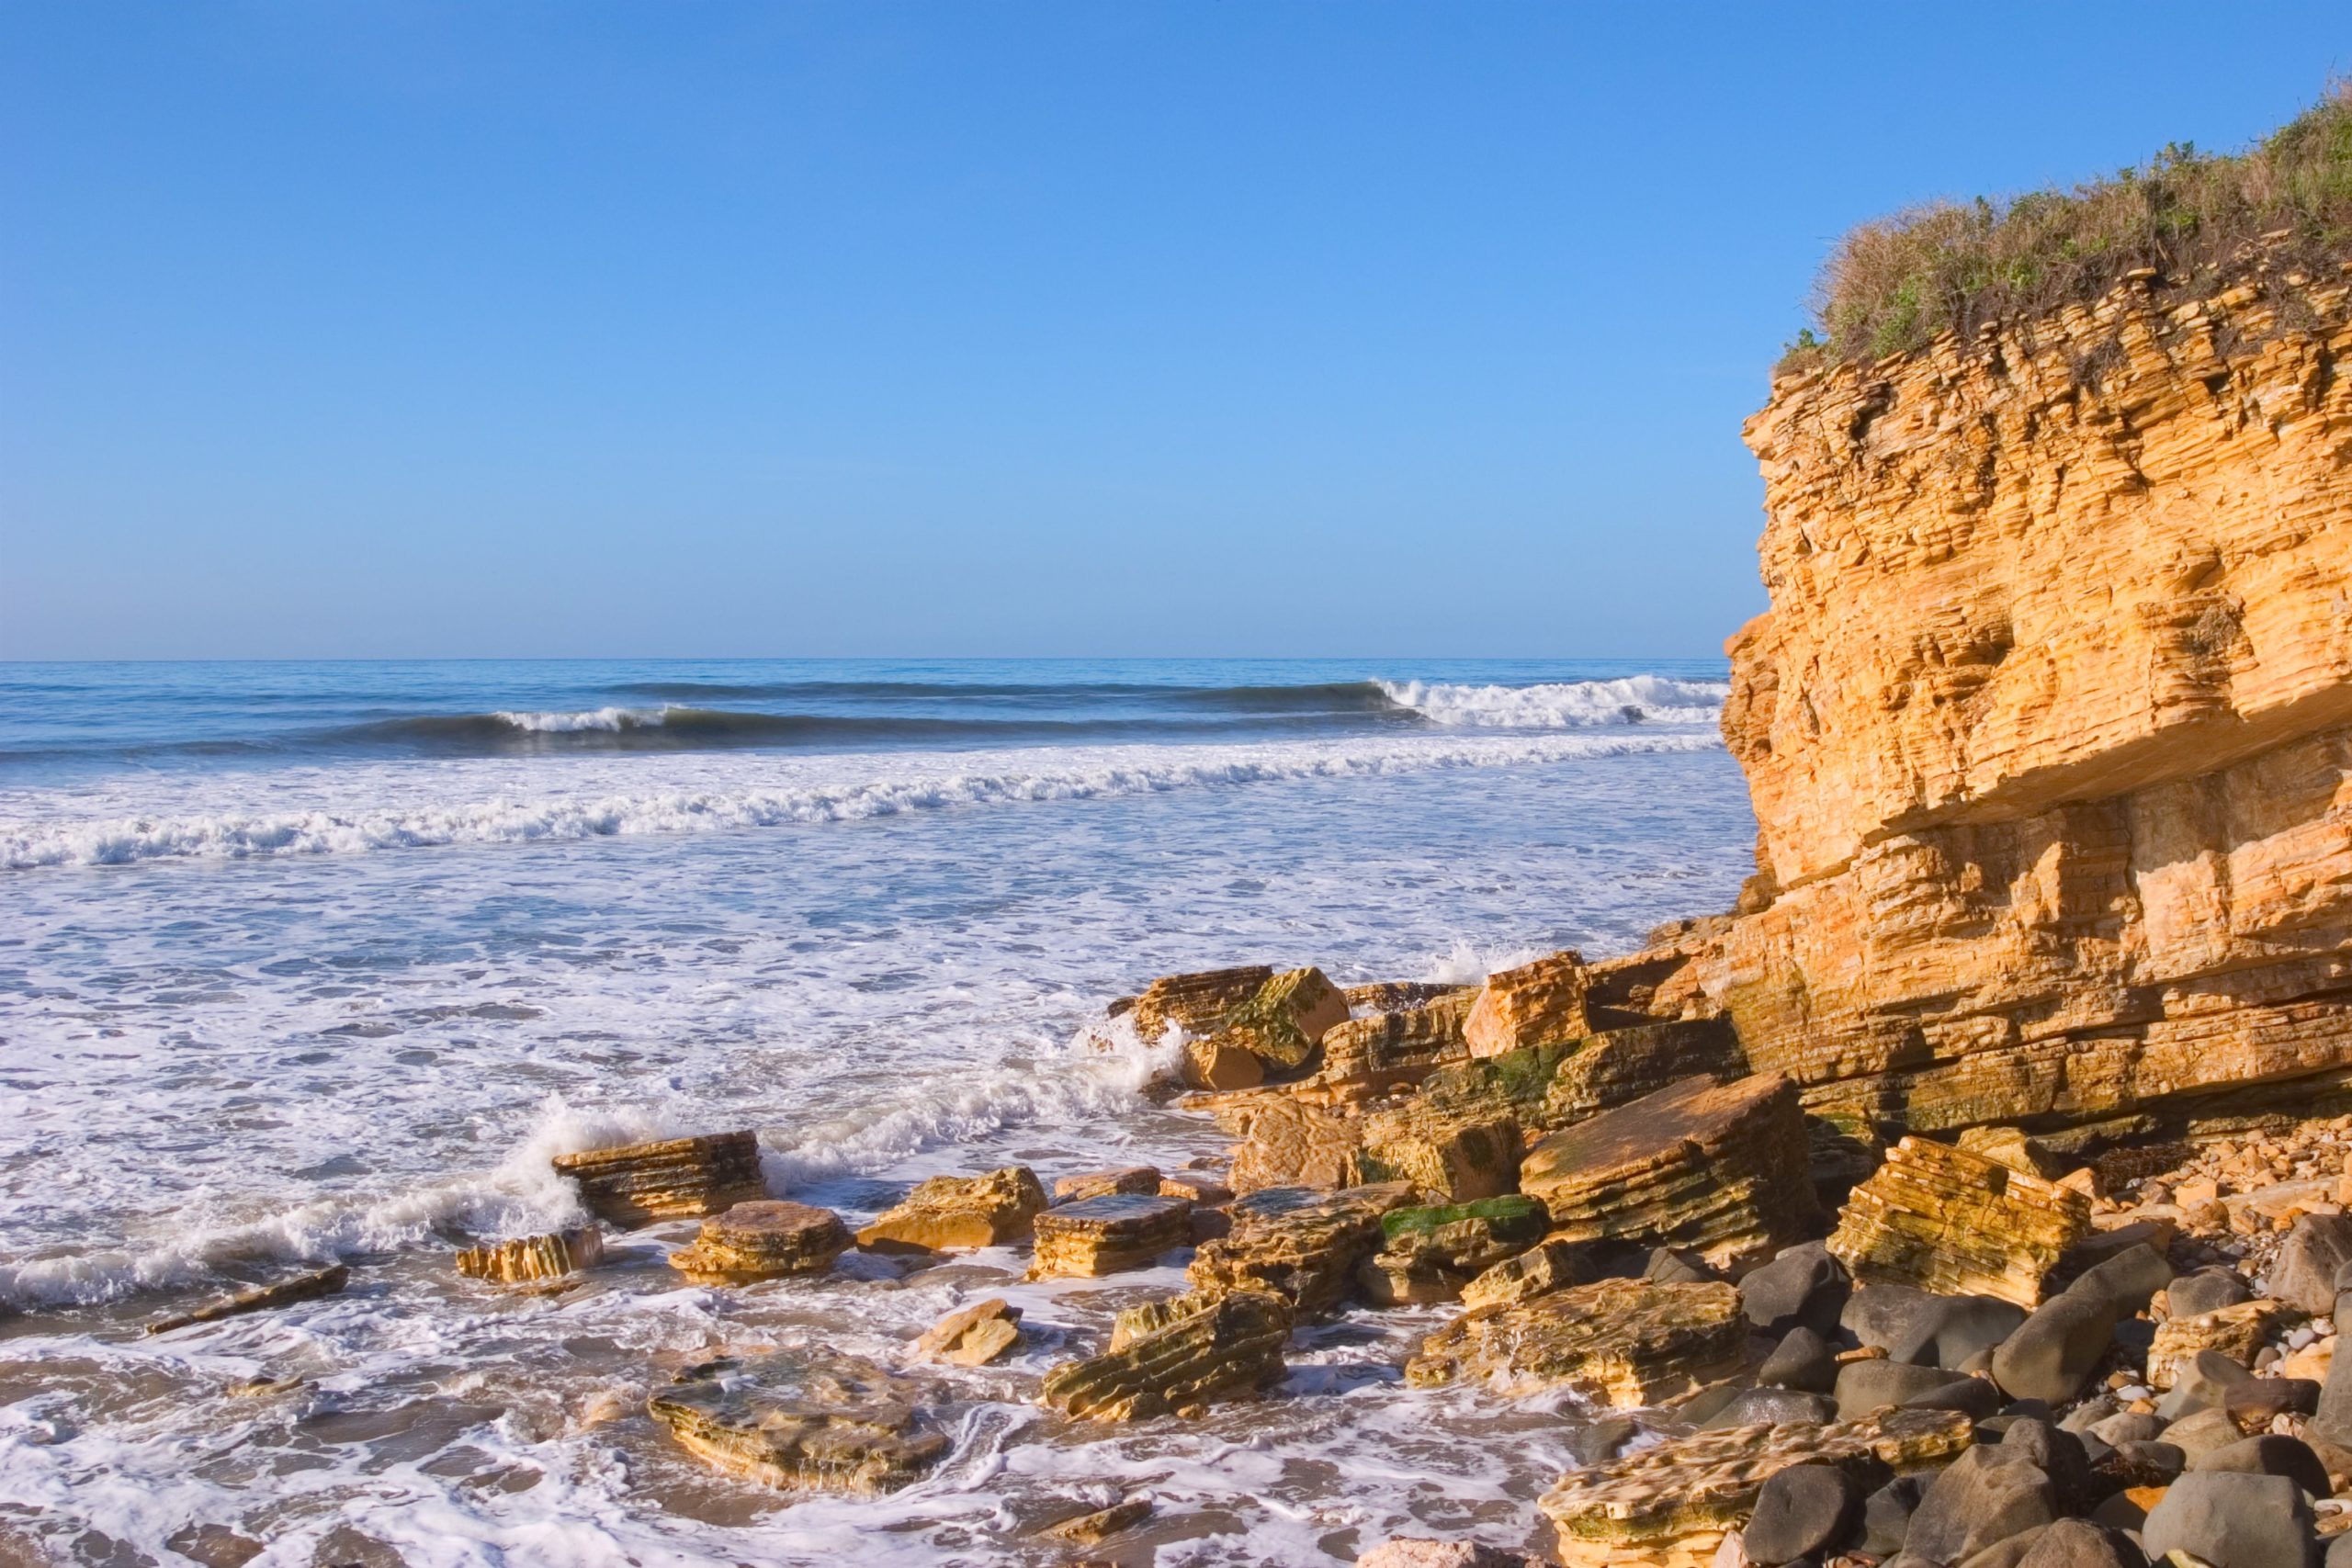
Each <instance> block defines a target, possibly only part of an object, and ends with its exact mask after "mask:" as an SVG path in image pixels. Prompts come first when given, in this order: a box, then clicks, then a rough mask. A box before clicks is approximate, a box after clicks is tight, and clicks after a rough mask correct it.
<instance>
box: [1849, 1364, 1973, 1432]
mask: <svg viewBox="0 0 2352 1568" xmlns="http://www.w3.org/2000/svg"><path fill="white" fill-rule="evenodd" d="M1951 1381H1952V1379H1951V1373H1950V1372H1948V1371H1944V1370H1943V1369H1942V1368H1941V1367H1915V1366H1913V1365H1911V1364H1910V1363H1909V1362H1907V1361H1877V1360H1872V1361H1849V1362H1847V1363H1846V1364H1845V1365H1844V1366H1842V1367H1840V1368H1838V1385H1837V1387H1838V1419H1839V1420H1841V1421H1859V1420H1860V1419H1861V1418H1862V1417H1863V1416H1868V1415H1870V1414H1871V1412H1872V1411H1876V1410H1884V1409H1887V1408H1889V1407H1891V1406H1894V1405H1899V1404H1902V1403H1903V1402H1904V1401H1905V1400H1906V1399H1909V1398H1911V1397H1912V1396H1913V1395H1915V1394H1922V1393H1928V1391H1929V1390H1930V1389H1939V1388H1942V1387H1944V1386H1946V1385H1947V1384H1949V1383H1950V1382H1951Z"/></svg>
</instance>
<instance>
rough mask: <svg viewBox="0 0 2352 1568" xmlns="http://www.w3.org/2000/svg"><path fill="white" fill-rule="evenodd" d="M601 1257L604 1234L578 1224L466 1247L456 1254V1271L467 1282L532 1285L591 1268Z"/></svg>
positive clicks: (602, 1257)
mask: <svg viewBox="0 0 2352 1568" xmlns="http://www.w3.org/2000/svg"><path fill="white" fill-rule="evenodd" d="M604 1258H605V1233H604V1232H603V1231H601V1230H598V1229H597V1228H596V1227H595V1226H594V1225H579V1226H576V1227H574V1228H573V1229H571V1230H562V1231H550V1232H548V1234H547V1235H526V1236H517V1237H515V1239H514V1240H512V1241H500V1242H492V1243H490V1244H488V1245H487V1246H483V1247H467V1248H466V1249H465V1250H463V1251H462V1252H459V1253H458V1273H460V1274H463V1275H465V1276H466V1277H467V1278H468V1279H469V1280H495V1281H496V1282H497V1283H499V1284H502V1285H532V1284H539V1283H542V1282H544V1281H546V1280H560V1279H563V1278H564V1277H565V1276H567V1275H571V1274H575V1273H578V1272H579V1271H580V1270H581V1269H594V1267H595V1266H596V1265H597V1264H599V1263H601V1262H603V1261H604Z"/></svg>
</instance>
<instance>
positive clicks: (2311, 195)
mask: <svg viewBox="0 0 2352 1568" xmlns="http://www.w3.org/2000/svg"><path fill="white" fill-rule="evenodd" d="M2256 245H2260V246H2262V247H2264V248H2265V249H2267V250H2269V251H2271V252H2272V253H2274V254H2278V253H2283V254H2284V259H2287V260H2290V261H2300V262H2301V263H2302V264H2303V265H2314V266H2315V265H2321V264H2327V265H2333V264H2334V263H2335V262H2337V261H2339V260H2342V259H2344V258H2346V257H2352V83H2337V84H2335V85H2333V86H2331V87H2330V88H2329V90H2328V92H2327V94H2326V95H2325V96H2324V97H2323V98H2322V99H2321V100H2320V102H2319V103H2318V104H2316V105H2315V106H2313V107H2312V108H2310V109H2308V110H2306V111H2305V112H2304V113H2303V114H2301V115H2300V116H2298V117H2297V118H2295V119H2293V120H2292V121H2290V122H2289V123H2288V124H2287V125H2285V126H2283V127H2281V128H2280V129H2279V130H2277V131H2275V132H2273V133H2272V134H2271V135H2270V136H2269V137H2267V138H2266V139H2265V140H2264V141H2261V142H2260V143H2258V144H2256V146H2254V147H2252V148H2250V149H2248V150H2247V151H2245V152H2234V153H2222V154H2214V153H2208V152H2199V151H2198V150H2197V149H2196V148H2195V147H2193V146H2188V145H2186V144H2178V145H2175V146H2171V147H2167V148H2165V150H2164V151H2163V152H2159V153H2158V154H2156V156H2155V157H2154V158H2153V159H2151V160H2150V161H2149V162H2148V163H2147V164H2145V165H2144V166H2143V167H2141V168H2137V169H2124V170H2120V171H2119V172H2118V173H2117V174H2116V175H2113V176H2112V177H2111V178H2107V179H2099V180H2093V181H2091V182H2090V183H2088V184H2086V185H2081V186H2076V187H2075V189H2073V190H2071V191H2059V190H2045V191H2035V192H2032V193H2031V194H2030V195H2026V196H2020V197H2016V198H2014V199H2013V200H2010V201H2007V202H2006V203H2002V202H1994V201H1989V200H1986V199H1985V198H1984V197H1978V198H1977V199H1976V200H1975V201H1974V202H1972V203H1969V204H1967V205H1965V206H1962V205H1960V204H1958V203H1953V202H1937V203H1933V204H1930V205H1928V206H1926V207H1920V208H1915V209H1912V210H1910V211H1908V212H1902V213H1897V214H1896V215H1895V216H1894V217H1892V218H1886V219H1882V220H1878V221H1877V222H1873V223H1865V224H1863V225H1862V226H1861V227H1860V228H1859V229H1856V230H1855V231H1853V232H1852V233H1850V234H1848V235H1847V236H1846V237H1845V238H1844V239H1843V240H1841V241H1840V242H1838V248H1837V249H1836V250H1835V251H1833V252H1832V253H1831V254H1830V257H1829V261H1828V263H1827V265H1826V266H1825V267H1824V268H1823V269H1822V275H1821V281H1820V283H1819V284H1818V286H1817V287H1816V288H1815V297H1814V301H1813V313H1814V319H1815V325H1816V327H1817V328H1818V331H1817V332H1815V331H1814V330H1808V331H1806V332H1805V333H1802V334H1801V335H1800V336H1799V337H1798V339H1797V341H1796V342H1795V343H1794V344H1792V345H1791V346H1790V349H1789V352H1788V355H1787V357H1785V358H1784V359H1783V360H1782V361H1781V367H1782V368H1783V369H1790V370H1794V369H1803V368H1808V367H1811V366H1813V365H1816V364H1820V363H1824V362H1827V361H1834V360H1867V359H1876V358H1880V357H1882V356H1883V355H1890V354H1905V353H1908V352H1910V351H1912V350H1914V349H1917V348H1922V347H1925V346H1926V345H1927V344H1928V342H1929V341H1930V340H1931V339H1933V338H1934V337H1935V336H1936V334H1937V333H1941V332H1946V331H1951V332H1956V333H1962V334H1963V335H1966V334H1970V333H1974V332H1975V331H1976V330H1977V328H1978V327H1980V326H1981V325H1983V324H1984V323H1985V322H1987V321H2006V320H2011V319H2015V318H2018V317H2021V316H2031V315H2038V314H2041V313H2042V312H2045V311H2048V310H2054V309H2056V308H2057V307H2059V306H2061V305H2064V304H2066V303H2068V302H2070V301H2074V300H2083V299H2095V298H2097V297H2098V295H2100V294H2103V293H2105V292H2106V291H2107V290H2108V289H2109V288H2113V287H2114V286H2115V285H2116V284H2117V283H2119V282H2120V281H2121V280H2122V279H2123V277H2124V276H2125V275H2126V274H2128V273H2130V272H2131V271H2132V270H2133V269H2134V268H2138V267H2154V268H2155V269H2156V270H2157V271H2158V272H2159V273H2160V274H2162V275H2164V276H2165V277H2167V278H2169V279H2171V280H2173V281H2174V282H2176V283H2178V284H2188V285H2195V284H2199V283H2210V282H2211V281H2212V280H2213V279H2215V278H2217V277H2219V276H2222V274H2224V273H2226V272H2228V271H2229V270H2231V269H2232V268H2233V266H2234V265H2238V264H2239V263H2240V262H2241V261H2242V260H2243V258H2244V257H2245V253H2246V251H2247V249H2248V247H2250V246H2256Z"/></svg>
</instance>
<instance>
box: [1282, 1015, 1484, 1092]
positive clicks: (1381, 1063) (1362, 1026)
mask: <svg viewBox="0 0 2352 1568" xmlns="http://www.w3.org/2000/svg"><path fill="white" fill-rule="evenodd" d="M1351 994H1352V993H1351ZM1473 995H1474V993H1472V992H1469V991H1459V992H1455V993H1453V994H1451V995H1448V996H1444V997H1441V998H1436V999H1434V1000H1431V1001H1428V1002H1425V1003H1423V1004H1422V1005H1419V1006H1417V1007H1406V1008H1403V1009H1401V1010H1397V1011H1394V1012H1377V1013H1374V1015H1373V1016H1371V1017H1369V1018H1351V1019H1350V1020H1348V1021H1346V1022H1344V1023H1337V1024H1334V1025H1332V1026H1331V1027H1330V1028H1329V1029H1327V1030H1325V1031H1324V1032H1323V1065H1322V1066H1321V1067H1320V1068H1318V1069H1317V1072H1316V1075H1315V1080H1314V1081H1315V1083H1316V1084H1317V1086H1318V1087H1320V1088H1322V1089H1327V1090H1329V1092H1330V1095H1331V1097H1332V1098H1333V1099H1335V1100H1342V1101H1353V1100H1370V1099H1374V1098H1377V1097H1378V1096H1381V1095H1385V1094H1387V1093H1389V1092H1390V1091H1392V1090H1395V1089H1410V1088H1413V1087H1414V1086H1416V1085H1418V1084H1419V1083H1420V1081H1421V1080H1422V1079H1424V1078H1426V1077H1429V1076H1430V1073H1432V1072H1434V1071H1436V1070H1437V1069H1438V1068H1440V1067H1442V1066H1446V1065H1448V1064H1449V1063H1453V1062H1466V1061H1468V1060H1469V1059H1470V1047H1469V1045H1468V1043H1465V1042H1464V1039H1463V1037H1462V1026H1463V1023H1464V1021H1465V1020H1467V1019H1468V1018H1469V1016H1470V1001H1471V998H1472V996H1473Z"/></svg>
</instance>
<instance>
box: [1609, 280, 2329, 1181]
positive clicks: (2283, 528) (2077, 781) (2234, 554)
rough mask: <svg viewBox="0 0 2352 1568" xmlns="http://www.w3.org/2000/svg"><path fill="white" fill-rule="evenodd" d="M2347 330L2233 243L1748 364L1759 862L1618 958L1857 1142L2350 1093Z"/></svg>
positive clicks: (1728, 722)
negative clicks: (1756, 394) (2122, 277)
mask: <svg viewBox="0 0 2352 1568" xmlns="http://www.w3.org/2000/svg"><path fill="white" fill-rule="evenodd" d="M2347 351H2352V286H2347V283H2346V278H2345V277H2344V276H2327V277H2323V278H2314V277H2312V276H2305V275H2302V274H2300V273H2294V272H2289V271H2272V270H2268V269H2267V268H2265V267H2264V266H2263V265H2261V264H2260V263H2259V262H2258V261H2250V262H2249V263H2248V264H2247V266H2246V268H2245V274H2244V280H2243V281H2242V282H2240V283H2239V284H2237V285H2236V286H2235V287H2233V288H2228V289H2226V290H2224V291H2222V292H2220V293H2218V294H2217V295H2216V296H2215V297H2212V298H2207V299H2182V298H2178V297H2177V296H2176V295H2173V294H2170V293H2167V292H2166V291H2165V288H2163V286H2162V283H2161V280H2158V279H2155V278H2154V277H2148V276H2136V277H2135V278H2134V279H2133V280H2132V281H2131V282H2130V283H2128V284H2126V285H2125V286H2123V287H2122V288H2120V289H2118V290H2117V291H2115V292H2113V293H2111V294H2109V295H2108V296H2107V297H2106V298H2104V299H2100V300H2098V302H2097V303H2095V304H2093V305H2090V306H2086V307H2074V308H2070V309H2068V310H2064V311H2063V312H2061V313H2060V314H2058V315H2056V316H2055V317H2052V318H2046V319H2042V320H2040V321H2032V322H2030V323H2020V324H2013V325H2010V326H2007V327H2005V328H2001V329H1997V330H1988V331H1987V332H1986V333H1985V334H1984V335H1983V336H1982V337H1980V338H1979V339H1978V340H1977V341H1974V342H1970V343H1960V342H1954V341H1952V340H1951V338H1949V337H1946V338H1945V339H1942V340H1940V341H1939V342H1937V343H1935V344H1931V345H1930V346H1929V347H1928V349H1926V350H1924V351H1922V352H1920V353H1918V354H1916V355H1907V356H1904V357H1901V358H1897V359H1894V360H1888V361H1882V362H1880V363H1878V364H1875V365H1869V366H1860V367H1855V366H1841V367H1835V368H1831V369H1827V370H1823V371H1817V372H1815V373H1813V374H1810V375H1806V376H1803V377H1798V378H1788V379H1784V380H1782V381H1781V382H1779V383H1778V384H1776V386H1775V387H1774V389H1773V397H1772V400H1771V402H1770V406H1768V407H1767V408H1766V409H1764V410H1763V412H1760V413H1758V415H1756V416H1755V418H1754V419H1752V420H1751V421H1750V422H1749V423H1748V426H1747V442H1748V445H1749V446H1750V447H1751V448H1752V449H1753V450H1754V451H1755V453H1756V455H1757V457H1758V460H1759V461H1760V463H1761V465H1762V468H1763V474H1764V479H1765V490H1766V512H1767V514H1768V523H1767V525H1766V528H1765V532H1764V536H1763V539H1762V543H1761V557H1762V564H1763V573H1764V580H1765V583H1766V586H1767V587H1768V589H1769V590H1770V603H1771V607H1770V610H1769V611H1768V612H1767V613H1766V614H1765V615H1761V616H1759V617H1758V619H1757V620H1756V621H1754V622H1753V623H1751V624H1750V625H1749V626H1747V627H1746V628H1745V629H1743V630H1742V631H1741V632H1740V633H1739V634H1738V635H1737V636H1736V637H1734V638H1733V639H1732V641H1731V643H1730V645H1729V651H1730V654H1731V657H1732V661H1733V688H1734V689H1733V694H1732V698H1731V701H1730V703H1729V704H1728V705H1727V707H1726V709H1725V713H1724V736H1725V739H1726V740H1727V741H1728V742H1729V744H1730V746H1731V749H1732V750H1733V752H1734V754H1735V755H1736V757H1737V758H1738V760H1739V761H1740V763H1741V764H1742V766H1743V767H1744V768H1745V769H1746V770H1747V777H1748V780H1749V784H1750V786H1751V789H1752V792H1753V795H1754V801H1755V807H1756V813H1757V817H1758V822H1759V826H1760V841H1759V843H1758V875H1757V877H1756V878H1755V880H1754V881H1753V882H1752V883H1751V884H1750V887H1749V890H1748V893H1747V895H1746V897H1744V898H1743V900H1742V909H1741V912H1740V914H1739V916H1738V917H1737V918H1736V919H1734V920H1732V921H1730V922H1727V923H1726V922H1710V923H1708V924H1707V925H1705V926H1702V927H1701V928H1699V929H1698V930H1697V931H1693V930H1691V929H1689V928H1685V929H1683V930H1680V931H1676V932H1674V933H1673V935H1672V940H1671V941H1670V942H1668V943H1666V944H1664V945H1662V946H1661V947H1660V948H1658V949H1656V950H1654V951H1653V954H1652V955H1651V956H1650V957H1649V958H1648V959H1646V960H1643V961H1637V962H1636V963H1634V964H1630V965H1623V966H1621V967H1623V971H1624V972H1625V973H1628V974H1631V973H1634V972H1635V971H1639V972H1640V973H1641V975H1642V976H1643V984H1644V985H1645V986H1650V987H1655V996H1656V998H1657V1000H1659V1001H1661V1002H1665V1003H1668V1004H1669V1005H1672V1004H1675V1003H1677V1002H1679V1004H1680V1005H1681V1006H1683V1007H1684V1008H1685V1010H1709V1011H1711V1010H1714V1009H1716V1008H1721V1009H1723V1010H1727V1011H1728V1012H1729V1013H1730V1014H1731V1016H1732V1018H1733V1020H1734V1021H1735V1022H1736V1025H1737V1027H1738V1031H1739V1034H1740V1037H1741V1039H1742V1042H1743V1043H1744V1044H1745V1047H1746V1050H1747V1055H1748V1058H1749V1060H1750V1061H1751V1063H1752V1064H1753V1066H1754V1069H1755V1070H1756V1071H1758V1072H1761V1073H1778V1074H1781V1075H1784V1076H1786V1077H1790V1078H1792V1079H1793V1080H1795V1081H1796V1083H1797V1084H1798V1085H1799V1086H1800V1089H1801V1091H1802V1093H1803V1096H1804V1101H1805V1103H1806V1106H1807V1108H1808V1109H1809V1110H1810V1111H1814V1112H1815V1114H1816V1115H1821V1116H1825V1117H1826V1118H1827V1119H1828V1120H1829V1121H1830V1122H1834V1123H1837V1124H1838V1125H1841V1126H1843V1127H1845V1128H1847V1129H1849V1130H1850V1131H1855V1132H1861V1131H1864V1130H1865V1129H1868V1130H1869V1132H1870V1133H1871V1134H1872V1135H1874V1136H1877V1137H1883V1136H1885V1135H1887V1134H1891V1133H1893V1132H1894V1131H1898V1130H1903V1129H1914V1130H1918V1131H1925V1132H1934V1131H1940V1130H1946V1129H1951V1128H1956V1127H1962V1126H1966V1125H1969V1124H1973V1123H1978V1122H1992V1121H2024V1122H2030V1123H2032V1124H2035V1125H2039V1126H2043V1127H2053V1126H2057V1125H2061V1124H2073V1123H2083V1122H2098V1121H2101V1120H2104V1119H2112V1118H2118V1117H2123V1116H2131V1115H2138V1116H2140V1117H2141V1118H2142V1121H2141V1123H2140V1128H2139V1130H2143V1131H2144V1130H2146V1123H2147V1122H2149V1121H2151V1120H2154V1121H2166V1120H2172V1121H2178V1120H2181V1119H2186V1118H2192V1117H2197V1116H2217V1117H2225V1116H2227V1115H2229V1114H2232V1113H2233V1112H2237V1111H2245V1109H2247V1107H2248V1106H2249V1105H2251V1104H2256V1103H2258V1102H2259V1100H2261V1098H2262V1092H2263V1090H2264V1089H2265V1087H2266V1086H2276V1085H2278V1084H2279V1083H2281V1082H2285V1081H2289V1080H2301V1079H2315V1080H2316V1081H2315V1082H2312V1083H2304V1084H2299V1085H2298V1087H2297V1089H2296V1091H2295V1094H2296V1099H2297V1102H2298V1104H2299V1106H2300V1107H2301V1108H2304V1109H2315V1108H2316V1106H2317V1104H2318V1103H2319V1102H2321V1101H2324V1100H2328V1099H2330V1098H2331V1097H2334V1098H2337V1099H2352V950H2347V941H2348V940H2352V474H2347V468H2346V465H2347V462H2352V384H2347V383H2346V380H2345V378H2343V377H2341V376H2340V375H2339V374H2338V367H2339V365H2340V364H2343V363H2345V355H2346V353H2347ZM1662 934H1663V933H1662ZM1668 958H1670V959H1671V961H1672V962H1671V964H1661V963H1660V962H1658V960H1660V959H1668ZM1644 964H1646V967H1644ZM1661 969H1666V970H1670V971H1671V972H1670V973H1667V974H1665V975H1664V976H1663V977H1660V975H1659V971H1660V970H1661ZM2270 1092H2271V1094H2272V1097H2273V1098H2276V1093H2275V1089H2272V1090H2271V1091H2270Z"/></svg>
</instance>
